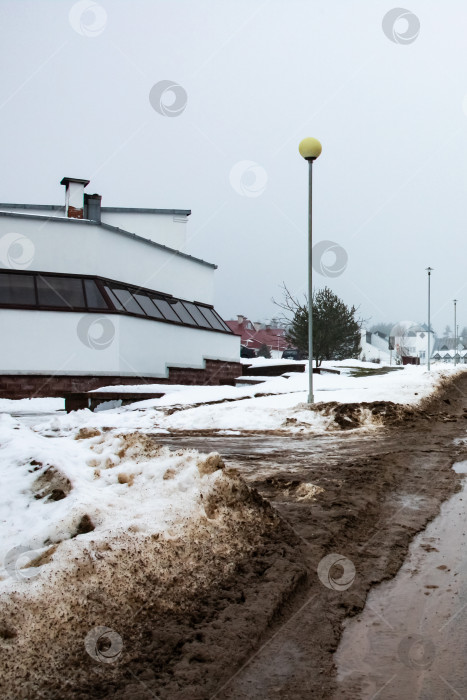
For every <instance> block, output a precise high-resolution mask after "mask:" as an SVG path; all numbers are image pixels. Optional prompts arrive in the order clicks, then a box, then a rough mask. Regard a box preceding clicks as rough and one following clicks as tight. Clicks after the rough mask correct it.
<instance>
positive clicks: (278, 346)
mask: <svg viewBox="0 0 467 700" xmlns="http://www.w3.org/2000/svg"><path fill="white" fill-rule="evenodd" d="M226 323H227V325H228V327H229V328H230V330H231V331H232V332H233V333H235V334H236V335H240V336H241V344H242V345H243V346H244V347H247V348H251V349H253V350H255V351H256V352H257V351H258V350H259V349H260V347H261V346H262V345H267V346H268V348H269V350H270V352H271V357H275V358H278V357H281V356H282V353H283V351H284V350H286V349H287V348H288V347H289V345H290V344H289V343H288V342H287V341H286V339H285V334H286V330H285V328H284V327H282V326H279V325H277V322H274V321H272V322H271V323H256V322H255V323H253V322H252V321H250V320H249V319H248V318H247V317H246V316H242V315H239V316H237V319H236V320H232V321H226Z"/></svg>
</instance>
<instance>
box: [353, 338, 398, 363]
mask: <svg viewBox="0 0 467 700" xmlns="http://www.w3.org/2000/svg"><path fill="white" fill-rule="evenodd" d="M360 332H361V340H360V355H359V356H358V359H359V360H364V361H365V362H377V363H379V364H383V365H389V364H390V363H391V356H390V352H389V339H388V338H387V337H386V336H384V335H383V334H382V333H379V332H377V333H371V332H370V331H365V330H363V329H362V330H361V331H360Z"/></svg>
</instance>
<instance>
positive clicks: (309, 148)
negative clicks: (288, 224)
mask: <svg viewBox="0 0 467 700" xmlns="http://www.w3.org/2000/svg"><path fill="white" fill-rule="evenodd" d="M298 150H299V153H300V155H301V156H302V157H303V158H305V160H307V161H308V377H309V379H308V403H309V404H311V403H313V401H314V398H313V235H312V231H313V217H312V205H313V187H312V186H313V161H315V160H316V159H317V158H318V157H319V156H320V154H321V150H322V148H321V144H320V142H319V141H318V139H314V138H311V137H308V138H306V139H303V140H302V141H300V143H299V146H298Z"/></svg>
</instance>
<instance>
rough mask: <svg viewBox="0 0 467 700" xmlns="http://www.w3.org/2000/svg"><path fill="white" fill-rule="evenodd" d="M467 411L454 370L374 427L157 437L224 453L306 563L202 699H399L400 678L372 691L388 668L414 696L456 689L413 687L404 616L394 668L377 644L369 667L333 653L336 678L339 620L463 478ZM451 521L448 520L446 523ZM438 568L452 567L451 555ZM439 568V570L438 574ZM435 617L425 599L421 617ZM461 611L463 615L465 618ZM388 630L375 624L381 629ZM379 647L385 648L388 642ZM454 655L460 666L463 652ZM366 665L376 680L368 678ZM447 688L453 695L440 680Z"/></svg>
mask: <svg viewBox="0 0 467 700" xmlns="http://www.w3.org/2000/svg"><path fill="white" fill-rule="evenodd" d="M466 418H467V377H465V376H460V377H458V378H457V379H456V380H455V381H454V382H453V383H451V384H450V385H449V386H448V387H447V388H446V389H445V390H444V391H442V392H440V393H439V394H438V395H437V396H436V397H434V398H433V399H432V400H431V401H430V402H427V403H425V405H424V407H423V411H420V412H418V413H417V414H416V415H410V414H408V415H407V416H406V417H405V418H403V419H400V420H398V421H397V422H396V423H395V424H394V425H389V426H388V427H386V428H382V429H379V430H377V431H368V432H363V431H362V432H360V431H350V432H346V431H342V432H339V433H333V434H327V435H324V436H314V437H300V436H296V437H291V436H283V435H282V436H281V435H254V434H250V435H236V436H225V435H217V436H216V435H212V434H207V433H205V434H186V433H185V434H177V435H172V436H167V437H164V438H163V439H162V440H160V438H159V437H158V440H160V442H163V443H165V444H169V445H172V446H180V445H181V444H182V445H183V446H184V447H194V448H196V449H199V450H201V451H203V452H207V451H211V450H216V451H219V452H220V453H221V454H222V455H223V456H224V458H225V460H226V462H227V463H228V464H229V466H230V467H234V468H236V469H238V471H239V472H240V473H241V474H242V476H243V477H244V478H245V479H246V481H247V482H248V483H249V485H250V486H253V487H255V488H256V489H257V490H258V491H259V493H260V494H261V495H262V496H263V497H265V498H267V499H268V500H269V501H270V502H271V504H272V505H273V506H274V508H276V509H277V510H278V511H279V512H280V514H281V515H282V516H283V518H284V519H285V520H286V522H287V523H289V524H290V525H291V527H292V528H293V531H294V532H295V534H296V535H297V537H298V538H299V539H300V541H301V543H302V544H303V552H304V561H305V564H306V567H307V570H308V576H307V578H306V582H305V583H304V584H303V583H302V584H301V585H300V586H298V587H297V591H296V593H295V594H294V595H293V596H291V597H290V598H289V599H288V600H287V602H286V604H284V605H283V606H282V607H281V609H280V611H278V612H277V613H276V614H275V616H274V617H273V618H272V619H271V620H270V621H269V624H268V626H267V628H266V629H264V631H262V633H261V634H260V635H259V638H258V643H257V644H256V645H255V648H254V650H249V653H248V654H246V655H245V658H244V660H243V663H242V664H241V665H240V667H239V668H235V669H234V668H233V669H231V673H230V676H227V677H226V676H225V674H220V675H219V678H218V679H216V682H215V683H213V684H212V685H211V687H214V688H215V690H214V692H211V693H210V695H206V696H205V697H212V698H232V699H234V698H235V699H237V698H238V699H246V698H257V699H258V700H259V699H261V700H263V699H264V700H266V698H267V699H268V700H270V699H273V698H281V699H286V698H287V699H292V698H294V699H295V698H297V699H298V698H308V697H309V698H360V697H368V698H370V697H376V695H377V697H381V698H384V697H388V698H389V697H391V698H399V697H400V698H405V697H408V696H407V695H406V694H405V693H404V688H405V687H407V686H406V685H404V681H402V684H401V685H399V686H397V685H394V686H393V689H392V691H391V692H392V694H388V695H384V692H381V694H379V693H380V691H382V689H383V685H384V683H386V682H387V681H388V680H389V679H390V677H391V676H390V675H388V673H390V672H392V673H395V674H396V675H397V673H399V672H401V667H402V668H403V670H404V672H408V671H410V672H411V673H412V677H413V678H412V680H413V683H412V686H413V688H412V689H411V694H410V697H420V698H422V697H423V698H431V697H433V698H434V697H446V698H448V697H459V696H456V695H455V694H452V696H451V695H449V694H443V695H439V694H438V695H437V694H436V692H434V691H435V689H434V688H433V692H432V691H430V684H429V683H428V685H427V684H426V683H425V685H423V684H420V683H419V681H418V680H417V677H415V676H414V675H413V674H414V673H419V672H420V671H422V672H424V671H425V670H426V667H423V668H417V667H416V666H414V665H413V664H412V661H410V662H409V667H410V668H407V666H404V665H403V662H402V661H401V659H400V655H399V656H398V655H397V654H398V652H397V650H398V648H399V645H402V648H405V647H404V645H405V646H407V645H409V646H410V642H407V641H405V640H406V638H407V637H408V636H410V630H411V627H410V625H408V626H407V625H406V626H405V627H404V628H403V629H402V628H400V629H397V628H395V629H396V631H395V633H394V634H393V635H392V637H393V638H392V647H391V649H394V647H395V649H396V651H395V659H394V658H393V657H394V654H392V656H391V664H392V666H391V664H389V663H388V661H387V658H386V661H384V660H382V659H381V658H380V657H379V655H378V653H375V654H373V655H370V657H369V660H368V659H367V661H366V662H365V663H366V665H365V663H363V664H362V663H360V661H361V659H360V660H359V659H358V658H355V657H353V656H352V655H350V657H349V655H348V654H347V657H346V656H345V654H344V655H341V656H339V655H338V656H337V657H336V658H337V660H338V661H339V659H341V660H342V663H343V664H344V660H345V663H347V666H346V668H345V669H344V670H343V671H342V672H341V673H340V674H339V675H338V673H337V667H336V662H335V658H334V653H335V652H336V650H337V648H338V645H339V641H340V638H341V636H342V631H343V625H344V623H345V621H346V619H348V618H349V617H352V616H355V615H357V614H358V613H360V612H361V611H362V609H363V607H364V605H365V601H366V599H367V596H368V593H369V590H370V589H371V588H372V586H374V585H375V584H377V583H379V582H381V581H384V580H387V579H390V578H392V577H394V576H395V574H396V573H397V571H398V570H399V568H400V567H401V565H402V564H403V562H404V559H405V558H406V556H407V553H408V548H409V544H410V542H411V540H412V539H413V538H414V536H415V535H416V533H417V532H419V531H420V530H422V529H423V528H425V527H426V526H427V524H428V523H429V522H430V521H431V520H432V519H433V518H434V517H435V516H436V515H437V514H438V513H439V510H440V506H441V504H442V502H443V501H445V500H446V499H448V498H449V497H450V496H452V495H453V494H454V493H456V491H458V490H459V489H460V484H461V478H460V477H459V476H458V475H457V474H456V473H455V471H454V470H453V469H452V465H453V463H454V462H456V461H459V460H463V459H467V448H466V446H465V444H463V442H462V440H461V439H462V438H463V437H464V436H465V435H466V434H467V420H466ZM454 510H455V509H454ZM456 512H458V511H456ZM456 522H457V521H456V519H455V518H451V519H450V520H449V527H451V528H452V527H453V523H456ZM449 527H448V529H449ZM454 527H455V524H454ZM423 551H425V550H423ZM427 551H428V552H429V551H430V547H429V546H428V550H427ZM446 558H447V559H449V558H450V555H449V553H448V554H447V555H446ZM438 565H439V566H447V567H450V568H452V569H453V570H454V569H455V568H456V567H455V562H454V559H452V562H451V563H450V562H449V561H448V562H447V563H446V562H444V564H438ZM443 571H444V570H443V569H438V573H439V574H440V575H441V574H442V573H443ZM444 575H446V574H444ZM460 575H461V574H459V576H460ZM424 585H427V584H426V581H425V583H424ZM428 585H433V586H435V585H438V584H436V583H433V584H428ZM405 590H406V589H405V588H404V587H402V588H401V589H399V590H398V595H397V599H398V614H399V617H402V618H404V617H405V616H406V614H407V611H406V607H407V608H410V607H411V606H412V599H411V597H410V595H409V594H407V597H406V601H404V598H405ZM427 590H428V591H431V590H435V589H434V588H433V589H426V588H424V587H423V585H422V584H419V586H418V589H417V591H418V592H417V595H418V596H419V597H420V596H421V597H423V598H428V596H427V595H425V593H426V591H427ZM386 613H387V611H386ZM387 614H388V613H387ZM430 614H431V612H430V609H429V608H426V607H423V615H424V616H428V617H429V615H430ZM461 619H464V620H467V615H466V616H465V617H464V618H462V617H461ZM413 621H414V624H413V627H414V628H415V629H413V630H412V632H413V634H414V635H417V634H420V631H419V629H420V628H419V625H418V624H415V618H414V620H413ZM466 624H467V623H466ZM384 627H385V625H384V623H382V627H381V630H382V631H384ZM408 628H410V629H409V631H407V630H408ZM379 629H380V628H379V627H378V625H377V624H376V625H375V626H374V628H373V629H372V634H373V637H371V639H370V641H369V635H366V636H365V634H358V633H357V632H356V631H355V627H353V628H351V627H349V628H348V630H347V635H346V638H345V639H346V642H345V643H346V649H347V652H348V650H349V649H350V650H352V647H355V648H356V650H357V651H358V648H359V647H362V645H363V647H364V648H365V649H367V648H368V645H370V647H372V648H378V642H377V641H375V638H377V636H378V630H379ZM257 631H258V630H255V632H257ZM252 633H253V630H252ZM375 635H376V637H375ZM464 636H465V635H464ZM383 646H384V645H383ZM430 649H431V647H430ZM385 651H386V657H387V656H388V653H387V646H386V648H385ZM422 652H423V650H422ZM403 653H404V652H402V654H403ZM407 653H409V652H407ZM423 653H425V654H427V653H428V652H423ZM422 655H423V654H422ZM357 656H358V654H357ZM383 656H384V655H383ZM426 658H429V657H426ZM426 658H425V661H426ZM456 659H458V660H459V664H463V660H462V659H463V656H462V654H459V653H458V654H457V656H456ZM381 663H383V664H384V663H386V668H385V669H383V670H382V671H381V669H380V671H381V672H380V673H379V675H378V673H375V672H374V671H372V668H378V664H381ZM411 664H412V665H411ZM349 668H350V669H351V670H353V671H354V672H353V673H350V672H349ZM372 673H373V675H374V676H375V678H374V679H373V680H372V681H371V683H370V684H368V677H369V676H371V675H372ZM403 677H404V673H402V678H403ZM397 687H399V691H398V690H397ZM365 688H366V689H365ZM427 688H428V689H427ZM394 689H395V690H394ZM417 689H418V690H417ZM193 690H194V688H193ZM383 690H384V689H383ZM445 690H446V692H449V689H447V686H445ZM394 693H395V694H394ZM400 693H402V694H400ZM417 693H418V694H417ZM200 697H201V696H200Z"/></svg>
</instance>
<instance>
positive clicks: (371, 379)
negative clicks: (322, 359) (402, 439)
mask: <svg viewBox="0 0 467 700" xmlns="http://www.w3.org/2000/svg"><path fill="white" fill-rule="evenodd" d="M267 362H268V361H267V360H261V363H262V364H263V365H264V364H265V363H267ZM323 366H324V367H325V368H326V367H327V368H328V369H329V368H330V369H338V370H339V371H340V372H341V374H328V373H326V374H314V375H313V381H314V399H315V403H316V404H320V403H328V402H331V401H332V402H339V403H361V402H372V401H393V402H395V403H400V404H412V405H416V404H418V403H419V402H420V401H421V400H422V399H423V398H425V397H427V396H428V395H429V394H430V393H431V392H432V391H434V390H435V389H436V388H437V387H438V386H439V385H440V384H442V382H443V381H444V380H445V379H447V378H448V377H450V376H452V375H453V374H455V373H458V372H463V371H465V370H466V369H467V368H466V367H465V365H458V366H457V367H454V366H452V365H446V364H438V365H434V366H433V367H432V369H431V371H430V372H428V371H427V369H426V367H423V366H420V367H415V366H406V367H403V368H398V369H394V368H391V369H392V371H390V372H388V373H387V374H380V373H379V372H381V371H384V367H383V366H381V365H375V364H373V363H370V362H359V361H358V360H347V361H341V362H327V363H323ZM362 371H363V373H364V376H354V375H355V373H357V375H358V373H359V372H362ZM156 386H163V385H156ZM125 388H127V389H128V387H125ZM164 389H168V391H167V393H166V394H165V396H163V397H161V398H159V399H147V400H144V401H139V402H137V403H134V404H131V405H129V406H124V407H121V408H115V409H109V410H106V411H101V412H98V413H92V412H91V411H89V410H87V409H83V410H81V411H75V412H73V413H70V414H68V415H66V414H64V413H63V411H62V410H55V412H53V413H52V411H51V410H50V409H51V407H52V405H51V403H47V402H58V403H56V404H55V405H56V407H57V408H58V409H61V404H60V403H59V402H60V400H59V399H32V400H30V401H29V402H25V401H24V400H23V401H20V402H17V401H7V400H5V399H4V400H2V401H0V412H1V411H3V412H15V415H18V416H19V417H21V415H22V412H23V411H24V412H25V414H27V413H31V412H34V409H33V404H34V402H38V403H39V404H40V407H39V408H38V409H37V416H35V418H34V421H33V423H34V427H35V430H37V431H38V432H39V433H41V434H42V435H60V434H62V435H65V434H73V433H74V432H76V430H78V429H79V428H81V427H85V426H91V427H94V428H98V429H109V430H121V431H129V430H142V431H146V432H152V433H158V432H159V433H164V432H171V431H179V430H221V431H232V430H233V431H239V430H255V431H258V430H286V431H290V432H303V431H310V430H311V431H318V432H320V431H324V430H332V429H333V427H336V426H335V425H334V422H333V418H332V414H329V415H324V414H323V411H314V410H310V407H309V406H308V405H307V397H308V374H307V373H289V374H288V375H286V376H283V377H273V378H270V379H268V380H267V381H264V382H262V383H261V384H256V385H254V386H243V387H231V386H171V387H164ZM153 391H154V389H153ZM41 410H42V411H44V418H41ZM28 422H29V424H31V420H30V419H28ZM364 422H365V420H364V419H362V423H364ZM372 424H373V422H372V418H371V416H368V420H367V426H371V425H372Z"/></svg>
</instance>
